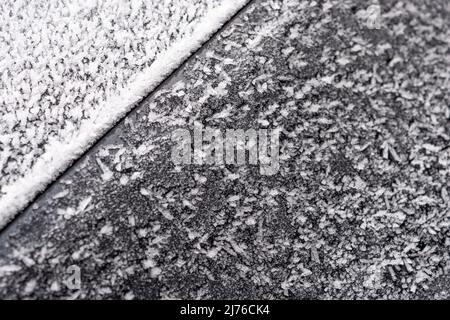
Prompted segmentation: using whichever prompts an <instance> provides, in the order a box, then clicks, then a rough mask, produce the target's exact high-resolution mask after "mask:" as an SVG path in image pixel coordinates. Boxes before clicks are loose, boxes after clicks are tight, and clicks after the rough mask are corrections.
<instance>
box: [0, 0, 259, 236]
mask: <svg viewBox="0 0 450 320" xmlns="http://www.w3.org/2000/svg"><path fill="white" fill-rule="evenodd" d="M257 1H258V0H248V1H247V3H246V4H245V5H244V6H242V8H240V9H239V10H238V11H237V12H236V13H234V14H233V15H232V16H231V17H230V18H229V19H228V20H227V21H226V22H225V23H224V24H223V25H222V26H221V27H220V28H218V29H217V31H215V32H213V33H212V35H211V36H210V37H209V38H208V39H207V40H205V41H204V42H203V44H202V45H201V46H200V47H199V48H197V49H196V50H194V51H193V52H192V53H191V54H190V55H189V56H188V57H187V58H185V59H184V61H182V62H181V63H180V64H179V66H178V67H177V68H175V69H174V70H173V71H171V72H170V74H169V75H167V77H165V79H163V80H162V81H161V82H160V83H159V84H158V85H157V86H156V87H155V88H154V89H153V90H151V91H150V92H149V93H148V94H147V95H146V96H145V97H143V98H142V99H141V100H140V101H139V102H137V103H136V105H135V106H134V107H133V108H132V109H131V110H129V111H128V112H126V113H125V114H124V115H123V116H122V117H121V118H120V120H118V121H117V122H116V123H115V124H114V125H113V126H111V127H110V128H108V129H107V130H106V131H105V132H104V133H103V134H102V135H101V136H99V137H98V139H97V140H96V141H95V142H94V143H92V144H91V145H90V146H89V147H87V148H86V150H85V151H84V152H82V153H81V154H80V156H79V157H77V159H76V160H74V161H73V162H72V163H71V164H70V165H68V166H67V168H65V169H64V170H62V171H61V172H60V173H59V174H58V175H57V176H56V178H55V179H53V180H52V181H51V182H50V183H48V184H47V185H46V187H45V188H44V189H43V190H42V191H40V192H39V193H38V194H36V196H34V197H33V199H32V200H30V201H29V202H28V204H27V205H25V206H24V208H23V209H22V210H20V211H19V212H18V213H17V214H15V215H14V217H13V218H11V219H10V221H8V222H7V223H5V225H4V226H3V228H1V229H0V235H1V236H3V235H6V234H8V233H9V232H10V231H11V229H12V228H13V226H14V225H15V224H16V223H17V222H18V221H19V220H20V219H21V218H23V217H24V215H25V213H26V212H27V211H28V210H30V208H31V207H32V206H33V204H34V203H35V202H36V201H37V200H38V199H40V198H41V197H43V196H44V195H45V194H46V192H47V191H48V190H49V189H50V188H52V187H53V186H54V185H55V184H57V183H58V182H59V180H60V179H61V177H62V176H64V175H65V174H66V173H67V172H69V171H70V170H71V169H72V168H74V167H76V166H77V165H78V164H79V163H80V162H81V161H82V160H83V159H84V158H85V157H86V156H87V154H89V153H90V152H91V150H93V149H95V148H96V147H97V146H98V145H99V144H100V143H102V141H103V140H104V139H105V138H106V137H107V136H108V135H109V134H110V133H111V132H112V131H113V130H114V129H115V128H116V127H118V126H120V125H121V124H122V123H123V122H124V121H125V119H126V118H128V117H129V116H130V115H132V114H133V113H134V112H136V110H138V109H139V108H140V107H141V106H142V105H143V104H144V103H146V102H147V101H148V100H150V99H151V98H152V97H153V95H154V94H155V93H156V92H158V91H159V90H160V89H161V88H162V87H164V86H165V85H167V84H168V82H169V81H170V80H171V79H172V78H173V77H174V76H175V75H176V74H177V72H178V71H180V70H181V69H183V68H184V67H185V66H186V65H187V64H188V63H189V62H190V61H192V60H193V59H194V58H195V56H197V55H198V54H199V53H200V52H202V51H203V50H204V49H205V47H207V46H208V45H209V44H210V43H211V42H212V41H213V40H215V39H216V38H217V37H218V36H219V34H221V33H222V32H223V31H224V30H225V29H226V28H227V27H228V26H229V25H230V24H232V23H233V22H234V20H236V19H237V18H238V17H239V16H240V15H241V14H242V13H243V12H245V11H246V10H247V9H248V8H249V7H250V6H251V5H252V4H253V3H255V2H257Z"/></svg>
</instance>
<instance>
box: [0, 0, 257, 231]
mask: <svg viewBox="0 0 450 320" xmlns="http://www.w3.org/2000/svg"><path fill="white" fill-rule="evenodd" d="M247 2H249V0H229V1H227V2H225V3H224V4H222V5H220V6H219V7H217V8H214V9H212V10H211V11H210V12H209V13H208V14H207V15H206V16H205V17H203V18H202V19H201V20H200V22H199V23H198V24H197V26H196V27H195V28H194V30H193V33H192V35H190V36H188V37H186V38H183V39H181V40H179V41H177V42H176V43H174V44H173V45H172V46H171V47H170V48H169V49H168V50H167V51H166V52H165V53H162V54H160V55H159V56H158V58H156V59H155V61H154V62H153V63H152V65H151V66H150V67H148V68H147V69H146V70H144V71H143V72H142V73H141V74H139V75H138V76H137V78H136V79H135V80H134V81H133V82H132V83H131V84H130V85H128V87H127V88H125V89H124V90H122V91H121V93H120V94H119V95H117V96H116V97H113V98H111V99H109V100H107V101H106V102H104V103H102V105H101V106H100V107H99V109H98V110H99V114H102V117H101V118H98V119H91V120H87V121H86V122H84V123H83V124H82V125H81V127H80V129H79V130H78V132H77V135H76V136H74V137H72V139H71V140H70V141H64V142H60V141H56V142H53V143H50V144H49V145H48V147H47V151H46V152H45V153H44V154H43V155H41V156H40V157H39V159H38V160H37V161H36V163H35V164H34V166H33V167H32V168H31V170H30V171H29V172H28V173H27V174H26V175H25V176H24V177H22V178H20V179H18V180H17V181H15V182H14V183H12V184H11V185H8V186H5V187H3V191H5V192H6V194H5V195H4V196H3V197H2V198H0V200H1V202H0V228H3V227H4V226H5V225H6V224H7V223H8V222H9V221H11V220H12V219H13V218H14V216H15V215H16V214H17V213H18V212H19V211H21V210H23V209H24V208H25V207H26V206H27V205H28V204H29V203H30V202H31V201H32V200H33V199H34V198H35V197H36V196H37V195H38V194H39V193H40V192H42V191H44V190H45V188H46V187H47V186H48V185H49V184H50V183H51V182H52V181H54V180H55V179H56V178H57V177H58V176H59V175H60V174H61V173H62V172H63V171H64V170H66V169H67V168H68V167H69V166H70V165H71V164H72V162H73V161H75V160H76V159H78V158H79V157H80V156H81V155H82V154H83V153H84V152H85V151H86V150H87V149H88V148H89V147H90V146H92V145H93V144H94V143H95V142H96V141H97V140H98V138H99V137H101V136H102V135H103V134H105V133H106V131H108V129H110V128H111V127H112V126H114V125H115V124H116V123H117V122H118V121H119V120H120V119H121V118H122V117H123V116H124V115H125V114H126V113H127V112H129V111H130V110H131V109H132V108H133V107H134V106H135V105H136V104H137V103H138V102H140V101H141V100H142V99H143V98H144V97H146V96H147V95H148V94H149V93H150V92H151V91H152V90H153V89H155V88H156V87H157V86H158V85H159V84H160V83H161V82H162V81H164V80H165V79H166V78H167V77H168V76H169V75H170V74H171V73H172V72H173V71H174V70H175V69H176V68H178V67H179V66H180V65H181V64H182V63H183V62H184V61H185V60H186V59H187V58H189V57H190V56H191V54H192V53H193V52H194V51H196V50H197V49H199V48H200V47H201V46H202V45H203V44H204V43H205V42H206V41H207V40H208V39H210V38H211V36H212V35H213V34H214V33H215V32H217V31H218V30H219V29H220V28H221V27H222V26H223V25H224V24H225V23H226V22H227V21H228V20H229V19H230V18H231V17H232V16H233V15H234V14H236V13H237V12H238V11H239V10H240V9H241V8H242V7H244V5H245V4H247ZM102 110H103V112H101V111H102Z"/></svg>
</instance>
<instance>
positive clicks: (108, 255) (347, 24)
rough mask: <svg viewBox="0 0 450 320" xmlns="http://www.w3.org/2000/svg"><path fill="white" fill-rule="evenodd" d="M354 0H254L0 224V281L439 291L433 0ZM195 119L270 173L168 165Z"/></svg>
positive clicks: (441, 126)
mask: <svg viewBox="0 0 450 320" xmlns="http://www.w3.org/2000/svg"><path fill="white" fill-rule="evenodd" d="M367 6H368V3H366V2H353V1H346V2H344V4H342V3H341V1H331V2H330V1H328V2H326V3H323V2H321V1H319V2H318V3H315V2H309V1H303V2H301V1H294V0H291V1H256V3H254V4H253V5H251V6H250V8H249V9H248V10H247V11H246V12H245V13H243V14H241V15H240V17H238V19H236V20H235V21H233V22H232V23H231V24H230V25H229V26H228V27H227V28H226V29H225V30H224V31H223V32H222V33H221V34H220V35H219V36H218V37H217V38H216V39H214V40H213V41H212V42H210V43H209V44H208V45H207V46H206V48H205V49H204V50H203V51H202V52H201V53H200V54H198V55H197V56H196V57H194V58H193V59H191V60H190V61H189V62H188V63H187V64H186V65H185V66H184V67H183V68H182V69H181V70H180V71H179V72H178V74H177V75H175V77H173V78H172V79H171V80H170V81H169V82H168V83H166V84H165V85H164V86H163V87H162V88H160V89H159V90H158V91H157V92H156V93H155V94H154V95H153V96H152V97H150V98H149V99H148V100H146V101H145V103H143V105H142V106H140V107H139V108H138V109H137V110H136V111H135V112H133V113H132V114H131V115H130V116H129V117H128V118H127V119H126V120H125V121H124V122H122V123H121V124H120V125H119V126H117V127H116V128H115V129H114V130H113V131H112V132H110V134H108V136H107V137H105V138H104V139H102V140H101V141H100V142H99V143H98V144H97V145H96V146H95V147H94V148H93V149H92V150H91V151H90V152H89V153H88V155H87V156H86V157H84V158H83V159H81V160H80V161H79V162H77V163H76V165H75V166H73V167H72V168H71V169H70V170H69V171H68V172H67V173H66V174H65V175H64V176H63V177H62V178H61V179H60V180H59V181H58V182H57V183H55V184H53V185H52V187H51V188H50V190H48V192H46V193H45V194H44V195H43V196H42V197H40V198H39V199H38V200H37V201H36V202H35V204H34V205H33V206H32V207H30V208H29V209H28V210H27V211H26V212H24V213H23V214H22V215H21V216H20V217H19V218H18V219H17V220H16V221H15V222H14V223H13V224H12V225H10V226H9V227H8V229H7V230H6V232H3V234H2V235H1V236H0V297H3V298H5V297H9V298H15V297H21V298H25V297H41V298H42V297H45V298H48V297H77V298H440V299H444V298H446V299H448V298H449V279H448V275H447V273H448V266H449V259H448V252H449V246H450V240H449V229H448V227H449V196H448V192H449V191H450V184H449V181H450V179H449V177H450V172H449V161H450V151H449V150H450V149H449V140H450V138H449V134H450V128H449V110H448V106H449V90H448V85H449V84H448V82H446V81H448V78H449V74H450V73H449V68H450V64H449V59H448V56H449V48H450V45H449V39H450V34H449V30H450V28H449V27H450V19H449V17H450V12H449V7H448V2H447V1H425V2H424V1H408V2H400V3H396V2H394V1H384V2H381V11H382V13H383V16H382V21H381V29H380V30H376V29H368V28H367V26H366V23H365V21H363V19H361V18H360V17H361V16H363V15H362V14H361V11H360V10H362V9H366V8H367ZM195 121H197V122H200V123H202V124H203V125H205V126H211V127H217V128H260V127H267V128H275V127H281V128H282V134H281V138H280V145H281V162H280V171H279V173H278V174H277V175H274V176H263V175H260V174H259V170H258V169H259V168H258V167H256V166H240V167H236V166H222V167H214V166H195V165H192V166H181V167H178V168H175V166H174V165H173V164H172V162H171V161H170V151H171V147H172V143H171V141H170V134H171V132H172V131H173V130H174V129H175V128H178V127H186V128H192V127H193V124H194V122H195ZM71 265H77V266H79V268H80V270H81V274H82V286H81V290H79V291H74V290H69V289H68V288H66V287H65V286H64V284H63V283H62V282H63V280H64V279H65V278H66V277H67V268H68V267H69V266H71Z"/></svg>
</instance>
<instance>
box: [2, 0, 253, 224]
mask: <svg viewBox="0 0 450 320" xmlns="http://www.w3.org/2000/svg"><path fill="white" fill-rule="evenodd" d="M246 2H247V0H163V1H161V0H158V1H156V0H155V1H145V0H129V1H125V0H122V1H119V0H94V1H92V0H89V1H85V0H84V1H80V0H69V1H67V0H66V1H56V0H53V1H50V0H25V1H17V0H7V1H2V2H1V3H0V43H1V46H0V226H2V225H4V224H5V223H6V222H7V221H9V220H10V219H11V218H12V217H13V216H14V214H15V213H17V212H18V211H20V210H21V209H23V208H24V206H25V205H26V204H27V203H28V202H29V201H30V200H31V199H32V198H33V197H34V196H35V195H36V194H37V193H38V192H39V191H41V190H43V189H44V188H45V186H47V185H48V184H49V183H50V182H51V181H52V180H53V179H54V178H55V177H56V176H57V175H58V174H59V173H60V172H61V171H62V170H64V169H66V168H67V166H68V165H70V163H71V161H73V160H74V159H76V158H77V157H78V156H80V155H81V153H82V152H83V151H84V150H86V149H87V148H88V147H89V146H90V145H91V144H92V143H93V142H94V141H95V140H96V139H98V137H99V136H100V135H102V134H103V133H104V132H105V131H106V130H107V129H108V128H110V127H111V126H112V125H113V124H114V123H115V122H117V120H118V119H120V117H122V116H123V115H124V114H125V113H126V112H127V111H129V110H130V109H131V108H132V107H133V105H135V104H136V103H137V102H138V101H140V100H141V99H142V97H143V96H145V95H146V94H148V93H149V92H150V91H151V90H152V89H154V88H155V87H156V86H157V85H158V84H159V83H160V82H161V81H162V80H164V78H165V77H166V76H167V75H168V74H169V73H170V72H171V71H173V70H174V69H175V68H176V67H178V66H179V65H180V64H181V63H182V62H183V61H184V60H185V59H186V58H187V57H189V55H190V54H191V53H192V52H193V51H194V50H196V49H198V48H199V47H200V46H201V45H202V44H203V42H204V41H206V40H207V39H208V38H209V37H210V36H211V35H212V34H213V33H214V32H215V31H217V30H218V29H219V28H220V27H221V26H222V25H223V24H224V23H225V22H226V21H227V20H228V19H229V18H230V17H231V16H232V15H233V14H234V13H236V11H237V10H238V9H240V8H241V7H242V6H243V5H244V4H245V3H246Z"/></svg>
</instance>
